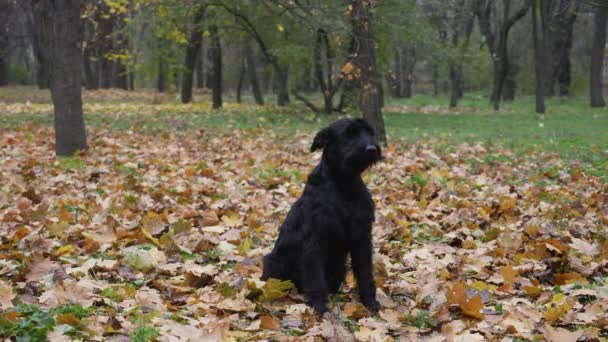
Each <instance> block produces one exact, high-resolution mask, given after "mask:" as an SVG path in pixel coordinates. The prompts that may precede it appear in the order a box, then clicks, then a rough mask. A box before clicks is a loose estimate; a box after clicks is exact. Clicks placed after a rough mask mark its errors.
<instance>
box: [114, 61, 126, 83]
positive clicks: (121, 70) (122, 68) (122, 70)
mask: <svg viewBox="0 0 608 342" xmlns="http://www.w3.org/2000/svg"><path fill="white" fill-rule="evenodd" d="M115 67H116V70H115V72H114V82H113V83H114V86H115V87H116V88H119V89H124V90H129V79H128V73H127V66H126V65H125V64H124V63H123V62H122V61H116V65H115Z"/></svg>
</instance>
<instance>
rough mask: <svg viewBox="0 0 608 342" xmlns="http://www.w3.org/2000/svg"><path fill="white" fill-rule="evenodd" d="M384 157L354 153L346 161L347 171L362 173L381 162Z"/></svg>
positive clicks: (368, 153)
mask: <svg viewBox="0 0 608 342" xmlns="http://www.w3.org/2000/svg"><path fill="white" fill-rule="evenodd" d="M381 159H382V156H381V155H380V154H379V153H376V152H374V153H370V152H362V153H361V152H359V153H352V154H349V155H347V156H346V158H345V159H344V165H345V169H347V170H350V171H352V172H356V173H362V172H363V171H365V170H367V169H368V168H370V167H372V166H373V165H374V164H376V163H377V162H379V161H380V160H381Z"/></svg>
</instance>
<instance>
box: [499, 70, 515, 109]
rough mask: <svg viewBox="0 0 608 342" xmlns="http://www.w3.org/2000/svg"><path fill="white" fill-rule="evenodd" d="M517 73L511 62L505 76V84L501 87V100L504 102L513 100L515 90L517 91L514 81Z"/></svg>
mask: <svg viewBox="0 0 608 342" xmlns="http://www.w3.org/2000/svg"><path fill="white" fill-rule="evenodd" d="M516 74H517V68H516V66H515V65H513V64H511V67H510V68H509V72H508V73H507V77H506V78H505V84H504V87H503V89H502V100H503V101H505V102H511V101H513V100H515V92H516V91H517V83H516V82H515V75H516Z"/></svg>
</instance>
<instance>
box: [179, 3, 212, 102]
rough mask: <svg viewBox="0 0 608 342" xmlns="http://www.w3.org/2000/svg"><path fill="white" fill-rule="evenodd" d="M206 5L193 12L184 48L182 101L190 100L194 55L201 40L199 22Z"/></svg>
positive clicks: (201, 33) (201, 19)
mask: <svg viewBox="0 0 608 342" xmlns="http://www.w3.org/2000/svg"><path fill="white" fill-rule="evenodd" d="M205 11H206V7H204V6H203V7H200V8H199V9H198V10H197V11H196V13H195V14H194V19H193V22H192V32H190V39H189V40H188V47H187V48H186V61H185V62H184V67H185V70H184V73H183V75H182V77H183V78H182V103H188V102H191V101H192V81H193V77H194V69H195V68H196V59H197V58H196V57H197V54H198V52H199V51H200V49H201V45H202V42H203V32H202V27H201V24H202V22H203V18H204V17H205Z"/></svg>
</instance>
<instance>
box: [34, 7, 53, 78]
mask: <svg viewBox="0 0 608 342" xmlns="http://www.w3.org/2000/svg"><path fill="white" fill-rule="evenodd" d="M33 6H34V7H33V12H34V20H32V23H31V25H32V36H33V39H32V46H33V47H34V53H35V55H36V83H37V84H38V88H40V89H48V88H49V87H50V82H51V81H50V65H49V64H50V61H49V58H50V56H49V54H50V52H49V49H50V46H49V45H50V43H49V39H50V37H49V35H50V33H49V32H47V30H46V28H45V27H43V22H44V20H46V19H45V17H46V16H48V13H47V12H45V9H44V6H43V5H42V4H38V3H35V4H34V5H33Z"/></svg>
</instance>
